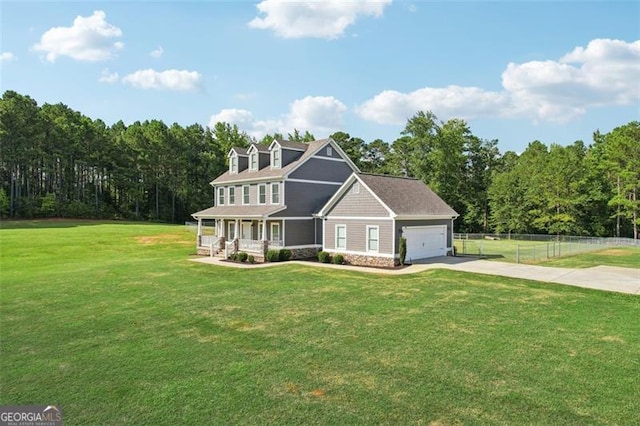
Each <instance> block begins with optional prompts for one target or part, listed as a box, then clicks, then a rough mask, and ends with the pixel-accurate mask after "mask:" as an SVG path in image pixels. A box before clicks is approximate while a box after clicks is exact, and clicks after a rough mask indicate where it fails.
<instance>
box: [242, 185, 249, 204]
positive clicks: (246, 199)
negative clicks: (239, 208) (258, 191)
mask: <svg viewBox="0 0 640 426" xmlns="http://www.w3.org/2000/svg"><path fill="white" fill-rule="evenodd" d="M242 204H245V205H247V204H249V185H244V186H243V187H242Z"/></svg>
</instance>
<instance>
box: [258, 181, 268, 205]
mask: <svg viewBox="0 0 640 426" xmlns="http://www.w3.org/2000/svg"><path fill="white" fill-rule="evenodd" d="M260 188H264V203H261V202H260ZM267 199H268V194H267V184H266V183H261V184H258V205H260V206H264V205H265V204H267Z"/></svg>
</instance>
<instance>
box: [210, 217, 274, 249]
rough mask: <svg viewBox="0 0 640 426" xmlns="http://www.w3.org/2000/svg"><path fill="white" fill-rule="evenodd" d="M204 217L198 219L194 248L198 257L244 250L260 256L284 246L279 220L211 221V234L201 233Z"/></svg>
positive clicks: (222, 219) (218, 219)
mask: <svg viewBox="0 0 640 426" xmlns="http://www.w3.org/2000/svg"><path fill="white" fill-rule="evenodd" d="M203 220H206V219H204V218H201V217H199V218H198V234H197V249H198V253H199V254H205V253H204V252H205V251H208V253H207V254H209V255H210V256H214V255H216V254H224V255H226V256H228V255H229V254H231V253H235V252H240V251H244V252H247V253H251V254H253V255H258V256H260V257H262V256H263V255H264V253H266V251H267V250H269V249H280V248H282V247H284V224H283V221H282V220H272V219H266V218H262V219H255V218H215V219H212V220H211V219H210V220H208V222H210V223H211V222H212V228H213V231H212V232H205V229H206V227H205V226H203Z"/></svg>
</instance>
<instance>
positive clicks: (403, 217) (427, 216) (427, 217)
mask: <svg viewBox="0 0 640 426" xmlns="http://www.w3.org/2000/svg"><path fill="white" fill-rule="evenodd" d="M458 216H459V215H457V214H456V215H452V214H446V215H442V214H419V215H410V214H404V215H396V216H394V219H395V220H436V219H456V218H457V217H458Z"/></svg>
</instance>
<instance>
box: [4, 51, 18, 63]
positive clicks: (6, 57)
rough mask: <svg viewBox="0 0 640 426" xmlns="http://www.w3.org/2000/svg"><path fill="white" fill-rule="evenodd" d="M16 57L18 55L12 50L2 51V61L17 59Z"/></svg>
mask: <svg viewBox="0 0 640 426" xmlns="http://www.w3.org/2000/svg"><path fill="white" fill-rule="evenodd" d="M16 59H18V58H16V55H14V54H13V53H11V52H2V53H0V62H11V61H15V60H16Z"/></svg>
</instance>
